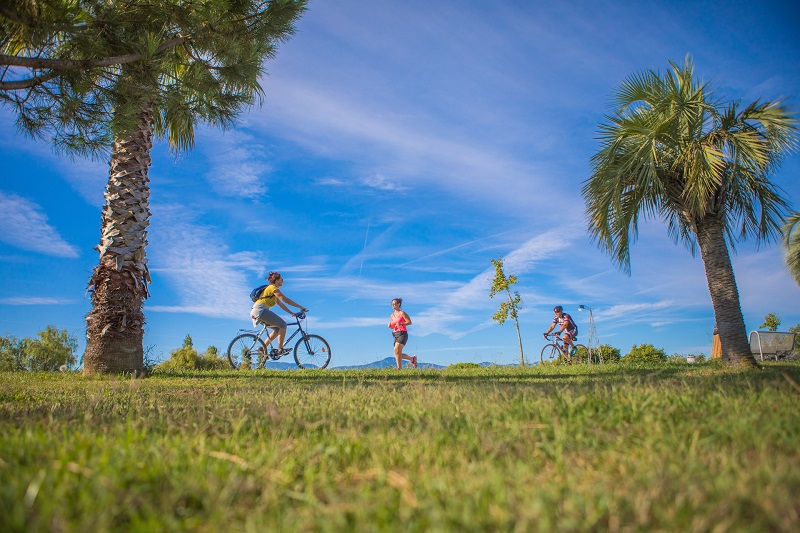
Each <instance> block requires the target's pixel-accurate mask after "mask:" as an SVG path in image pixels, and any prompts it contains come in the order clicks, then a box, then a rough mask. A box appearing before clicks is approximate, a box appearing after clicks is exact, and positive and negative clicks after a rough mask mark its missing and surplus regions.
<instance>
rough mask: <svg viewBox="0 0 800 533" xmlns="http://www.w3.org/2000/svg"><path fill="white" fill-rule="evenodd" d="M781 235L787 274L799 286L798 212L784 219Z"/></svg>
mask: <svg viewBox="0 0 800 533" xmlns="http://www.w3.org/2000/svg"><path fill="white" fill-rule="evenodd" d="M783 235H784V240H783V244H784V246H785V247H786V265H787V266H788V267H789V273H791V274H792V276H794V279H795V281H796V282H797V284H798V285H800V211H798V212H797V213H794V214H793V215H792V216H790V217H789V218H787V219H786V224H785V225H784V226H783Z"/></svg>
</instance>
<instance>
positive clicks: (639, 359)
mask: <svg viewBox="0 0 800 533" xmlns="http://www.w3.org/2000/svg"><path fill="white" fill-rule="evenodd" d="M666 360H667V352H665V351H664V350H663V349H661V348H656V347H655V346H653V345H652V344H638V345H637V344H634V345H633V346H632V347H631V351H630V352H628V353H627V354H626V355H625V357H624V358H623V359H622V361H624V362H625V363H661V362H663V361H666Z"/></svg>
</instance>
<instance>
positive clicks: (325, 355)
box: [294, 335, 331, 368]
mask: <svg viewBox="0 0 800 533" xmlns="http://www.w3.org/2000/svg"><path fill="white" fill-rule="evenodd" d="M294 361H295V362H296V363H297V366H299V367H300V368H325V367H327V366H328V363H330V362H331V347H330V345H329V344H328V341H326V340H325V339H323V338H322V337H320V336H319V335H306V336H305V338H301V339H300V340H299V341H297V344H295V346H294Z"/></svg>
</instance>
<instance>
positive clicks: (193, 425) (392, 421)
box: [0, 363, 800, 532]
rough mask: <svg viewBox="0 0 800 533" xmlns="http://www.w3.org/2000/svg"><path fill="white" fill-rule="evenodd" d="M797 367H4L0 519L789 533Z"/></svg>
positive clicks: (86, 524)
mask: <svg viewBox="0 0 800 533" xmlns="http://www.w3.org/2000/svg"><path fill="white" fill-rule="evenodd" d="M791 380H793V381H794V382H795V383H797V382H800V365H798V364H780V365H777V364H773V365H767V366H766V368H765V369H764V370H762V371H738V370H732V369H724V368H717V367H715V366H713V365H712V364H710V363H708V364H703V365H695V366H691V367H690V366H688V365H685V364H684V365H663V366H658V367H656V366H654V367H640V368H625V367H621V366H605V367H568V368H551V369H544V368H542V369H536V368H528V369H515V368H489V369H480V370H472V369H465V370H445V371H423V372H412V371H409V370H405V371H394V370H370V371H305V372H301V371H298V372H275V371H273V372H268V371H260V372H252V373H250V372H242V373H238V374H237V373H224V372H220V373H202V374H199V373H198V374H194V375H184V376H179V375H176V376H160V377H151V378H148V379H144V380H142V379H139V380H129V379H120V378H107V379H97V380H89V379H85V378H82V377H81V376H77V375H63V374H0V530H2V531H37V530H57V531H59V530H67V531H114V530H116V531H137V530H138V531H153V530H155V529H156V526H157V529H159V530H197V531H226V532H233V531H265V530H271V531H289V530H357V531H358V530H360V531H374V530H376V529H381V530H403V531H406V530H425V531H431V530H434V531H435V530H453V531H455V530H458V531H472V530H487V529H489V530H518V531H530V530H541V531H546V530H565V531H569V530H572V531H585V530H589V529H599V530H611V531H618V530H621V531H627V530H634V531H636V530H638V531H645V530H647V531H652V530H667V531H715V530H718V531H728V530H741V531H798V530H800V498H798V495H800V468H798V465H800V452H798V445H799V444H800V440H799V439H798V437H799V436H800V409H798V404H799V403H800V402H799V401H798V400H799V399H800V388H798V387H797V385H796V384H795V385H793V384H792V383H791Z"/></svg>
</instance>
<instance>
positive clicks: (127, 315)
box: [83, 104, 153, 374]
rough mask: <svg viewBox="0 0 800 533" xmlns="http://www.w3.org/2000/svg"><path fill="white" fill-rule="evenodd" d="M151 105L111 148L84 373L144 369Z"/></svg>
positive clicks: (92, 286)
mask: <svg viewBox="0 0 800 533" xmlns="http://www.w3.org/2000/svg"><path fill="white" fill-rule="evenodd" d="M152 136H153V110H152V106H151V105H149V104H145V105H143V106H142V109H141V110H140V112H139V113H138V115H137V119H136V128H135V129H134V130H133V131H132V133H130V134H128V135H126V136H124V137H123V138H118V139H117V140H116V141H115V143H114V148H113V151H112V154H111V165H110V172H109V179H108V185H107V186H106V192H105V200H106V205H105V209H104V210H103V214H102V223H101V233H102V236H101V238H100V244H99V245H98V246H96V247H95V249H96V250H98V251H99V252H100V262H99V264H98V265H97V266H96V267H95V269H94V272H93V273H92V276H91V278H90V280H89V291H90V292H91V294H92V310H91V311H90V312H89V314H88V315H86V353H85V355H84V358H83V372H84V374H96V373H117V372H142V371H143V370H144V352H143V344H142V341H143V337H144V312H143V310H142V307H143V305H144V300H145V299H147V297H148V296H149V293H148V289H147V286H148V284H149V283H150V271H149V269H148V266H147V258H146V253H145V247H146V246H147V227H148V226H149V224H150V185H149V182H150V179H149V176H148V173H149V168H150V162H151V159H150V149H151V148H152V145H153V143H152Z"/></svg>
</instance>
